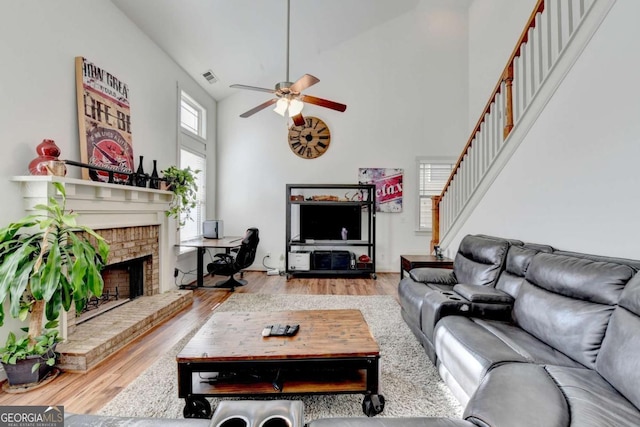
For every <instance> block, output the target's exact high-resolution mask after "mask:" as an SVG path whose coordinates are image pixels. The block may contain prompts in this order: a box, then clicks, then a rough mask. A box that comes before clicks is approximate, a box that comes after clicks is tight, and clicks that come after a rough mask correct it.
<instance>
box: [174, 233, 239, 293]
mask: <svg viewBox="0 0 640 427" xmlns="http://www.w3.org/2000/svg"><path fill="white" fill-rule="evenodd" d="M242 239H243V236H240V237H238V236H230V237H223V238H222V239H205V238H204V237H197V238H195V239H191V240H185V241H184V242H180V243H178V246H184V247H187V248H197V249H198V271H197V275H198V278H197V284H198V287H199V288H201V287H202V284H203V282H204V254H205V253H206V252H207V249H224V250H225V252H227V253H229V252H231V249H233V248H237V247H240V245H241V243H242Z"/></svg>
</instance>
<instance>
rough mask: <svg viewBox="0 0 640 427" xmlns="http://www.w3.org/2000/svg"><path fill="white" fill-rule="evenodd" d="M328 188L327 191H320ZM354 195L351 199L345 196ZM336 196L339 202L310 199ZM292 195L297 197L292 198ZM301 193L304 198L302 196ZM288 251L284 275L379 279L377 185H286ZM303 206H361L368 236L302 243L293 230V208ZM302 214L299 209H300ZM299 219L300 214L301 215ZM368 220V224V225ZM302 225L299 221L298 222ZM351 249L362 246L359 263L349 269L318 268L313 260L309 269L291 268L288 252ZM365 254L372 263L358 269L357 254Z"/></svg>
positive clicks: (363, 231)
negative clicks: (356, 238)
mask: <svg viewBox="0 0 640 427" xmlns="http://www.w3.org/2000/svg"><path fill="white" fill-rule="evenodd" d="M324 191H326V192H327V193H320V192H324ZM350 193H353V194H351V197H350V198H346V195H348V194H350ZM318 194H322V195H334V196H338V197H339V200H338V201H332V200H311V198H312V197H313V196H314V195H316V196H317V195H318ZM292 196H298V198H295V199H293V200H292ZM300 196H302V197H301V199H300V198H299V197H300ZM286 203H287V206H286V250H285V274H286V277H287V279H289V278H291V277H292V276H370V277H371V278H373V279H375V278H376V246H375V244H376V212H375V185H369V184H287V193H286ZM301 205H320V206H359V207H361V208H362V212H363V223H362V224H361V232H362V233H363V234H364V233H365V231H366V238H365V239H363V240H316V241H313V242H306V241H305V242H303V241H301V240H295V239H296V238H297V237H298V235H299V229H298V233H294V232H292V226H293V225H294V224H292V216H293V215H292V214H293V210H294V209H296V208H297V207H299V206H301ZM298 214H299V209H298ZM298 218H299V217H298ZM365 222H366V224H365ZM297 225H298V227H299V224H297ZM338 247H339V248H344V249H346V248H352V249H354V251H355V250H358V249H360V251H359V253H357V254H356V266H355V268H350V269H340V270H333V269H315V268H314V266H313V263H312V264H311V266H310V267H311V268H310V269H309V270H292V269H291V268H290V265H289V252H292V251H296V250H297V251H299V250H306V251H310V252H311V254H310V256H311V257H313V252H312V250H313V249H314V248H327V249H328V248H338ZM362 254H366V255H368V256H369V258H370V260H371V261H370V263H367V264H366V266H363V267H362V268H358V264H360V263H358V256H359V255H362Z"/></svg>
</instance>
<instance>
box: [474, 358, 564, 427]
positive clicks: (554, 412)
mask: <svg viewBox="0 0 640 427" xmlns="http://www.w3.org/2000/svg"><path fill="white" fill-rule="evenodd" d="M464 418H465V419H467V420H469V421H471V422H473V423H475V424H478V425H481V426H491V427H514V426H527V427H550V426H553V427H565V426H567V427H568V426H569V425H570V424H569V423H570V413H569V408H568V406H567V401H566V400H565V398H564V396H563V394H562V392H561V391H560V389H558V387H557V386H556V383H555V382H554V381H553V379H552V378H551V377H550V376H549V375H548V374H547V373H546V371H545V370H544V367H543V366H541V365H534V364H530V363H508V364H505V365H502V366H498V367H496V368H495V369H492V370H491V371H490V372H489V373H488V374H487V376H486V377H485V378H484V380H483V381H482V384H480V387H479V388H478V390H477V391H476V392H475V394H474V395H473V396H472V397H471V400H469V404H468V405H467V407H466V408H465V411H464Z"/></svg>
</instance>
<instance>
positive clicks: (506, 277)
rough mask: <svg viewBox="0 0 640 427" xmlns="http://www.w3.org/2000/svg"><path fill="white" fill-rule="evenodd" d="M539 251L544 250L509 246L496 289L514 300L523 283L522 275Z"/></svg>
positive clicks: (536, 246)
mask: <svg viewBox="0 0 640 427" xmlns="http://www.w3.org/2000/svg"><path fill="white" fill-rule="evenodd" d="M530 246H533V247H530ZM539 249H545V248H544V247H542V248H540V245H526V246H511V247H510V248H509V252H507V259H506V260H505V266H504V271H503V272H502V273H501V274H500V277H499V278H498V282H497V283H496V289H499V290H501V291H504V292H506V293H508V294H509V295H511V296H512V297H514V298H515V297H516V296H518V291H519V290H520V286H521V285H522V282H524V275H525V274H526V273H527V269H528V268H529V264H530V263H531V260H532V259H533V257H534V255H535V254H537V253H538V252H540V250H539ZM548 251H551V249H548Z"/></svg>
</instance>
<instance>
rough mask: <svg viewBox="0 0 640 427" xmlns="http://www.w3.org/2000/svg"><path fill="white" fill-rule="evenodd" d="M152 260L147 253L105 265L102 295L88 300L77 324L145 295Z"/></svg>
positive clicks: (77, 319)
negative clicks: (146, 278)
mask: <svg viewBox="0 0 640 427" xmlns="http://www.w3.org/2000/svg"><path fill="white" fill-rule="evenodd" d="M151 260H152V256H151V255H147V256H143V257H138V258H132V259H129V260H126V261H122V262H118V263H113V264H109V265H107V266H105V267H104V269H103V270H102V280H103V281H104V287H103V290H102V296H101V297H95V296H94V297H91V299H90V300H89V301H87V305H86V307H85V308H84V310H83V311H82V313H80V315H79V316H78V317H77V318H76V324H80V323H82V322H85V321H87V320H89V319H92V318H94V317H96V316H98V315H100V314H102V313H104V312H106V311H109V310H112V309H113V308H115V307H118V306H120V305H122V304H125V303H127V302H129V301H131V300H133V299H135V298H138V297H141V296H143V295H145V283H146V280H145V277H150V275H151Z"/></svg>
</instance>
